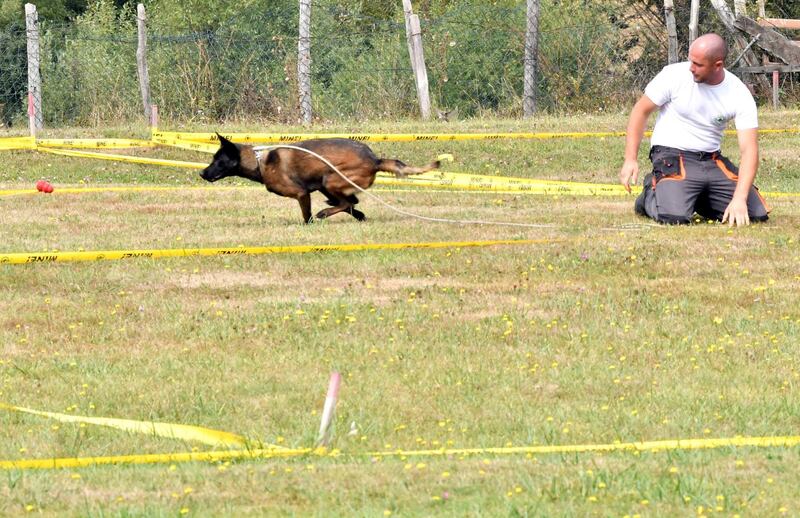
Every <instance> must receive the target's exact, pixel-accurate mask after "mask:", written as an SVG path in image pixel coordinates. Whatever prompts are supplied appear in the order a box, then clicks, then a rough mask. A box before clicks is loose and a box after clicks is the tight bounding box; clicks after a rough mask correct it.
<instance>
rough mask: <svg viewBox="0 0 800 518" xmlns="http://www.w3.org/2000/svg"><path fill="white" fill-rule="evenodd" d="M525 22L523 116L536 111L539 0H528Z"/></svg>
mask: <svg viewBox="0 0 800 518" xmlns="http://www.w3.org/2000/svg"><path fill="white" fill-rule="evenodd" d="M527 19H528V21H527V23H526V24H525V58H524V59H525V63H524V66H523V76H524V77H523V91H522V116H523V117H532V116H533V114H534V112H536V70H537V69H538V68H539V67H538V64H539V0H528V9H527Z"/></svg>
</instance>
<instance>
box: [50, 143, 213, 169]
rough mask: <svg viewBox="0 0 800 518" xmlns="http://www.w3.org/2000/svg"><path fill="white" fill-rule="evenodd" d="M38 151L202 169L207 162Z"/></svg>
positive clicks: (63, 151)
mask: <svg viewBox="0 0 800 518" xmlns="http://www.w3.org/2000/svg"><path fill="white" fill-rule="evenodd" d="M38 151H42V152H44V153H50V154H52V155H61V156H71V157H77V158H96V159H98V160H111V161H115V162H130V163H133V164H147V165H162V166H171V167H185V168H190V169H204V168H206V167H208V164H201V163H199V162H185V161H182V160H166V159H160V158H142V157H137V156H129V155H115V154H112V153H93V152H91V151H72V150H66V149H48V148H42V147H40V148H38Z"/></svg>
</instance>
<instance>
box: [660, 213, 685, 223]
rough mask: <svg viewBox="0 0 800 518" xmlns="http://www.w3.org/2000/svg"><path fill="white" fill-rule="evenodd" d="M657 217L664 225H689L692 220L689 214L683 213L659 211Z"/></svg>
mask: <svg viewBox="0 0 800 518" xmlns="http://www.w3.org/2000/svg"><path fill="white" fill-rule="evenodd" d="M653 219H655V220H656V221H657V222H659V223H663V224H664V225H688V224H689V223H691V222H692V218H691V217H689V216H686V215H685V214H683V215H680V216H678V215H675V214H661V213H659V214H658V216H656V217H655V218H653Z"/></svg>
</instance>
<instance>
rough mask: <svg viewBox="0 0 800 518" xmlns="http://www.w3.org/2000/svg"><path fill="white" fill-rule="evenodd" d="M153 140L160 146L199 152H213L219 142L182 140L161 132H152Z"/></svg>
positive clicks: (217, 147) (215, 150)
mask: <svg viewBox="0 0 800 518" xmlns="http://www.w3.org/2000/svg"><path fill="white" fill-rule="evenodd" d="M153 142H155V143H156V144H160V145H162V146H170V147H176V148H179V149H188V150H189V151H199V152H200V153H209V154H212V155H213V154H214V153H216V152H217V150H219V144H208V143H206V142H199V141H194V140H185V139H184V140H182V139H178V138H175V137H169V136H162V133H161V132H154V133H153Z"/></svg>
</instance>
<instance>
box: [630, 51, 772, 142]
mask: <svg viewBox="0 0 800 518" xmlns="http://www.w3.org/2000/svg"><path fill="white" fill-rule="evenodd" d="M689 66H690V63H689V62H688V61H686V62H683V63H675V64H673V65H667V66H666V67H664V68H663V69H662V70H661V72H659V73H658V75H657V76H656V77H655V78H653V80H652V81H650V83H649V84H648V85H647V88H645V90H644V94H645V95H646V96H647V97H648V98H649V99H650V100H651V101H653V103H655V104H656V105H658V106H659V107H660V108H661V110H660V111H659V114H658V119H657V120H656V126H655V128H654V129H653V136H652V137H651V138H650V145H652V146H668V147H674V148H677V149H683V150H686V151H709V152H710V151H716V150H718V149H719V148H720V142H721V141H722V132H723V131H724V130H725V126H727V124H728V121H729V120H731V119H734V124H735V126H736V129H737V130H742V129H750V128H757V127H758V113H757V111H756V102H755V100H753V96H752V95H751V94H750V91H749V90H748V89H747V87H746V86H745V85H744V83H742V81H741V80H740V79H739V78H738V77H736V76H735V75H733V74H731V73H730V72H728V71H727V70H725V79H723V80H722V82H721V83H720V84H718V85H707V84H705V83H695V81H694V78H693V77H692V73H691V71H690V70H689Z"/></svg>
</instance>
